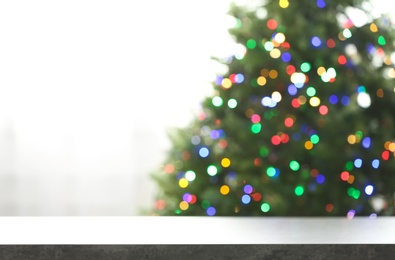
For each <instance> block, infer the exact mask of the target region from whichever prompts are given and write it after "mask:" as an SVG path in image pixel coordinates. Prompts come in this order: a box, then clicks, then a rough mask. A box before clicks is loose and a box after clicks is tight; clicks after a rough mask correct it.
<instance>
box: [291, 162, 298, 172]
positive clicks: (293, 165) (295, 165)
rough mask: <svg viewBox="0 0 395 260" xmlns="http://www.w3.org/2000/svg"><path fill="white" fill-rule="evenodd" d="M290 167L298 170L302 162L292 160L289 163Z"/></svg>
mask: <svg viewBox="0 0 395 260" xmlns="http://www.w3.org/2000/svg"><path fill="white" fill-rule="evenodd" d="M289 168H291V170H293V171H297V170H299V168H300V164H299V163H298V162H297V161H291V162H290V163H289Z"/></svg>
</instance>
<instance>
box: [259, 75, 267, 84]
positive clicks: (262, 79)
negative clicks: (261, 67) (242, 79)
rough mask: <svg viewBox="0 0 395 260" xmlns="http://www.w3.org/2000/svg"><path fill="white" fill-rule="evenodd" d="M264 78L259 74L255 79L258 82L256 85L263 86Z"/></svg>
mask: <svg viewBox="0 0 395 260" xmlns="http://www.w3.org/2000/svg"><path fill="white" fill-rule="evenodd" d="M266 82H267V81H266V78H265V77H262V76H260V77H259V78H258V79H257V83H258V85H259V86H264V85H265V84H266Z"/></svg>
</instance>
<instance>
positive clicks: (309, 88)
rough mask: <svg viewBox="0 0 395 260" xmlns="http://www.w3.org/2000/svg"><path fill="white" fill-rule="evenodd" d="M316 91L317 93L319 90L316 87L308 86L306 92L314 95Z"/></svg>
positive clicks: (310, 95)
mask: <svg viewBox="0 0 395 260" xmlns="http://www.w3.org/2000/svg"><path fill="white" fill-rule="evenodd" d="M316 93H317V91H316V90H315V88H314V87H308V88H307V89H306V94H307V95H308V96H309V97H313V96H314V95H315V94H316Z"/></svg>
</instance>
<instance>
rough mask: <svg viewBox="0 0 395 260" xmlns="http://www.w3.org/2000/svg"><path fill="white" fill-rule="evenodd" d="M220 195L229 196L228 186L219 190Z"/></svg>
mask: <svg viewBox="0 0 395 260" xmlns="http://www.w3.org/2000/svg"><path fill="white" fill-rule="evenodd" d="M219 191H220V192H221V194H222V195H227V194H229V191H230V189H229V186H228V185H222V186H221V188H220V189H219Z"/></svg>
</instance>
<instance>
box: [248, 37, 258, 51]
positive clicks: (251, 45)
mask: <svg viewBox="0 0 395 260" xmlns="http://www.w3.org/2000/svg"><path fill="white" fill-rule="evenodd" d="M255 47H256V41H255V40H254V39H249V40H248V41H247V48H249V49H254V48H255Z"/></svg>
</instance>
